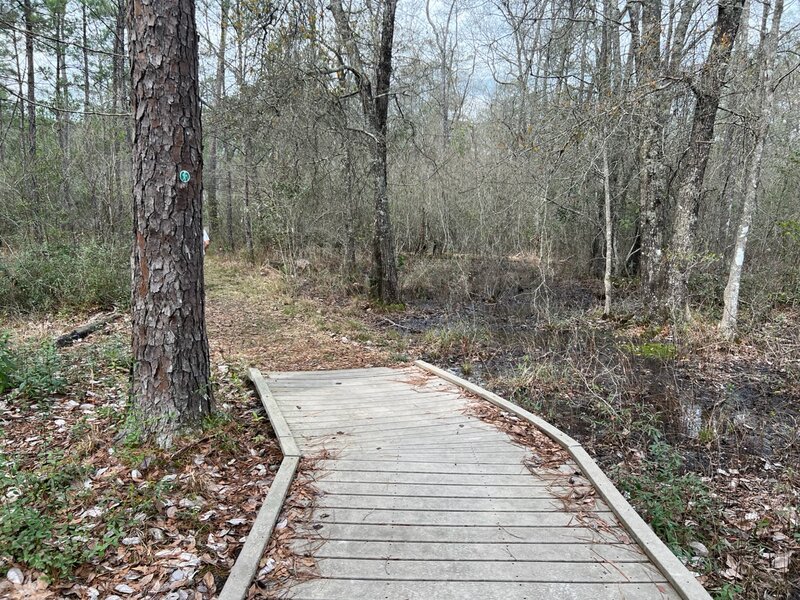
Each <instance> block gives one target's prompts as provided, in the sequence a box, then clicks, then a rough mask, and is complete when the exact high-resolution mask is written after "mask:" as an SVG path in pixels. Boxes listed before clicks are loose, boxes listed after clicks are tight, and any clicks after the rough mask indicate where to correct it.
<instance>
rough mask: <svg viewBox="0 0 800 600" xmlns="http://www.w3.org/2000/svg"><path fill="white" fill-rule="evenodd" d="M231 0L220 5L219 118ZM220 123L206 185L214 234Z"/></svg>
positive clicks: (216, 90)
mask: <svg viewBox="0 0 800 600" xmlns="http://www.w3.org/2000/svg"><path fill="white" fill-rule="evenodd" d="M229 7H230V2H229V0H222V5H221V7H220V19H221V20H220V26H219V48H218V49H217V73H216V78H215V80H214V110H215V112H216V116H217V119H219V118H220V117H221V111H222V98H223V91H224V89H225V88H224V83H225V50H226V42H227V37H228V10H229ZM219 129H220V125H219V123H215V127H214V135H212V136H211V146H210V148H209V151H208V177H207V178H206V179H207V181H208V185H207V186H206V199H207V200H208V216H209V221H210V222H211V223H210V225H211V231H212V234H215V233H216V232H217V230H218V229H219V203H218V201H217V188H218V187H219V183H218V181H217V179H218V178H217V138H218V137H219Z"/></svg>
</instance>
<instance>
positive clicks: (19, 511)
mask: <svg viewBox="0 0 800 600" xmlns="http://www.w3.org/2000/svg"><path fill="white" fill-rule="evenodd" d="M91 471H92V468H91V466H90V465H88V464H84V463H82V462H81V461H80V459H75V458H71V457H68V456H65V455H63V454H62V453H60V452H56V451H48V452H46V453H42V454H41V455H40V456H39V457H37V459H36V466H35V467H34V468H24V467H22V466H20V465H19V464H18V462H17V461H15V460H14V459H12V458H10V457H8V456H2V455H0V496H2V497H3V500H2V503H1V504H0V516H2V518H0V557H2V558H4V559H6V560H10V561H12V562H15V563H19V564H24V565H26V566H28V567H30V568H32V569H36V570H37V571H41V572H43V573H45V574H46V575H47V576H48V577H50V578H58V577H63V576H66V575H69V574H71V573H72V572H73V570H74V569H75V568H76V567H78V566H80V565H82V564H84V563H87V562H91V561H93V560H95V559H97V558H99V557H102V556H104V555H105V553H106V552H107V551H108V550H109V549H110V548H113V547H116V546H117V545H118V544H119V542H120V540H121V538H122V537H123V536H124V533H125V531H126V530H128V529H129V528H130V526H131V525H132V524H133V523H134V522H135V521H136V520H137V519H140V518H141V517H142V516H143V515H145V514H147V513H148V512H152V511H153V510H154V508H155V499H154V498H153V497H150V498H148V499H147V500H148V501H147V502H143V499H144V498H143V496H144V494H143V493H142V491H141V490H138V489H137V488H136V487H135V486H129V487H128V488H125V490H123V493H122V494H113V495H104V494H100V495H98V494H94V493H93V492H92V490H91V489H89V488H87V487H85V486H84V485H83V482H84V480H85V478H86V477H87V476H88V475H90V473H91ZM81 506H88V507H94V509H93V510H95V511H97V514H98V515H100V514H102V520H101V521H99V522H97V521H95V520H94V519H92V518H84V517H81V516H80V515H81V514H83V511H82V510H80V509H78V510H77V511H76V508H77V507H81Z"/></svg>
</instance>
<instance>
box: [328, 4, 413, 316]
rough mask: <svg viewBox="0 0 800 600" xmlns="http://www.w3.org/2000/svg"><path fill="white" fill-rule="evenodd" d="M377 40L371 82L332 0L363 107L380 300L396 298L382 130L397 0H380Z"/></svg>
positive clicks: (375, 287)
mask: <svg viewBox="0 0 800 600" xmlns="http://www.w3.org/2000/svg"><path fill="white" fill-rule="evenodd" d="M380 6H381V13H382V15H381V27H380V42H379V44H378V49H377V52H376V57H375V73H374V76H373V79H374V82H373V81H372V80H371V79H370V77H369V74H368V72H367V70H366V67H365V62H364V60H363V59H362V56H361V50H360V49H359V47H358V44H357V43H356V38H355V35H354V33H353V29H352V27H351V25H350V19H349V17H348V16H347V14H346V13H345V12H344V8H343V7H342V2H341V0H333V1H332V2H331V4H330V10H331V12H332V13H333V18H334V21H335V22H336V28H337V32H338V34H339V38H340V40H341V45H342V47H343V48H344V49H345V51H346V53H347V57H348V59H349V61H350V65H348V69H349V70H350V71H351V72H352V73H353V74H354V76H355V79H356V83H357V85H358V93H359V96H360V98H361V107H362V111H363V113H364V122H365V133H366V134H367V135H368V136H369V137H370V138H371V140H372V145H373V158H372V176H373V179H374V184H375V215H374V218H375V222H374V231H373V240H372V273H371V276H370V291H371V293H372V295H373V296H374V297H375V298H378V299H379V300H381V301H382V302H386V303H392V302H397V301H398V300H399V299H400V288H399V285H398V280H397V263H396V258H395V247H394V233H393V231H392V226H391V219H390V215H389V180H388V177H389V174H388V160H387V139H386V136H387V132H388V115H389V99H390V89H389V88H390V82H391V77H392V46H393V43H394V21H395V13H396V11H397V0H382V2H381V3H380Z"/></svg>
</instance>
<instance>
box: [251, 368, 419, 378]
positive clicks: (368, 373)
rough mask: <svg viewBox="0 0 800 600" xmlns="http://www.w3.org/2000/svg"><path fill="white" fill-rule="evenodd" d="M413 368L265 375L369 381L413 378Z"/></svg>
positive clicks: (276, 372) (315, 371)
mask: <svg viewBox="0 0 800 600" xmlns="http://www.w3.org/2000/svg"><path fill="white" fill-rule="evenodd" d="M414 373H415V370H414V368H413V367H410V366H409V367H400V368H396V369H395V368H392V367H366V368H356V369H320V370H314V371H270V372H268V373H267V376H268V377H269V379H287V380H288V379H323V380H326V379H332V378H335V377H348V376H354V377H366V378H369V379H380V378H383V377H401V376H405V377H409V376H413V375H414Z"/></svg>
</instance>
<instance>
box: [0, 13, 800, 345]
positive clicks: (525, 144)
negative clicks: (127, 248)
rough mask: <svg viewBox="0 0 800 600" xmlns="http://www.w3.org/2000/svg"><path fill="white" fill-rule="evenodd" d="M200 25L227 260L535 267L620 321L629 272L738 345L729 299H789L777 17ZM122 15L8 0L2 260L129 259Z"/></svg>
mask: <svg viewBox="0 0 800 600" xmlns="http://www.w3.org/2000/svg"><path fill="white" fill-rule="evenodd" d="M197 10H198V17H197V19H198V35H199V39H200V82H199V83H200V93H201V100H202V106H203V121H204V138H205V139H204V154H205V164H206V168H205V175H204V180H205V181H204V187H205V192H204V197H205V202H204V206H205V207H204V210H205V223H206V226H207V227H208V229H209V231H210V233H211V236H212V238H213V240H214V244H215V247H217V248H222V249H224V250H226V251H230V252H241V253H243V254H244V255H245V256H246V257H247V258H249V259H250V260H253V261H255V260H258V259H259V258H260V257H263V256H265V255H266V254H270V255H272V256H280V257H282V259H283V261H284V262H285V264H286V265H287V266H288V267H289V268H291V265H293V264H294V260H295V259H296V258H300V257H310V256H316V254H317V253H324V254H326V255H327V256H335V257H337V260H338V261H339V264H340V265H341V273H342V277H343V278H344V279H345V280H348V281H352V282H360V281H361V280H362V279H363V275H362V274H363V273H367V274H368V275H369V277H370V289H371V291H372V293H373V294H374V295H375V296H376V297H378V298H380V299H382V300H384V301H386V302H395V301H397V300H398V299H399V298H400V296H401V294H402V290H403V270H402V268H400V269H398V255H400V256H423V255H424V256H432V257H438V256H443V257H446V256H450V255H469V256H478V257H481V256H483V257H494V256H508V255H511V254H517V253H524V254H525V255H527V256H531V257H533V259H534V262H535V264H536V265H537V266H538V269H539V271H540V273H541V276H542V277H543V278H544V279H545V281H546V280H548V279H549V278H552V277H556V276H565V275H566V276H580V277H585V276H593V277H598V278H600V279H602V280H603V281H604V284H605V291H606V300H607V310H613V302H612V300H613V289H614V286H613V285H612V284H613V283H614V282H615V281H618V280H620V279H622V278H630V279H632V280H635V281H638V285H639V288H640V290H641V291H642V297H643V298H644V299H645V300H646V303H647V304H648V305H649V306H650V307H651V308H652V309H653V310H656V311H663V312H664V313H665V314H670V315H671V316H673V317H675V318H680V319H682V318H683V317H684V316H685V314H686V311H687V308H688V307H689V306H690V305H691V304H692V303H693V302H695V301H696V300H697V299H698V294H699V293H703V294H706V295H709V294H710V295H711V296H712V297H713V298H714V302H716V303H717V305H718V307H719V315H720V319H721V325H722V328H723V331H724V332H725V333H726V334H728V335H732V333H733V332H734V331H735V328H736V322H737V315H738V306H739V296H740V293H739V290H740V289H742V290H743V294H744V295H745V296H746V297H748V298H756V297H757V296H758V294H760V293H763V292H764V290H767V291H768V292H769V294H772V295H773V297H775V298H780V299H783V300H787V299H788V300H791V301H795V300H800V275H798V269H797V268H796V264H797V260H798V258H800V209H798V206H799V204H798V189H800V188H799V187H798V179H799V178H800V176H798V169H797V168H796V167H797V164H798V162H800V152H799V151H800V148H798V123H799V122H800V119H798V116H800V107H799V106H798V100H800V98H798V89H799V88H798V74H797V72H796V71H797V65H798V63H799V62H800V59H798V56H799V55H798V52H797V44H798V36H797V32H796V29H797V28H796V25H797V23H794V22H791V19H789V18H788V17H787V15H785V14H784V10H783V1H782V0H772V1H771V2H758V3H757V2H753V1H752V0H718V1H710V0H675V1H670V2H663V1H661V0H643V1H632V0H631V1H626V2H611V1H610V0H603V1H602V2H597V1H586V2H579V1H576V0H493V1H492V2H490V3H488V4H487V3H475V2H470V1H459V0H446V1H445V2H444V3H431V2H423V1H421V0H413V2H409V3H404V2H400V3H396V2H394V0H383V1H381V2H378V3H374V2H357V1H354V2H348V3H345V2H343V1H342V0H334V1H333V2H320V3H315V2H300V1H299V0H282V1H280V2H276V3H262V2H244V1H242V0H209V1H201V2H199V3H198V4H197ZM127 13H128V7H127V6H126V4H125V2H124V1H123V0H88V1H85V2H77V1H71V0H14V1H9V0H6V1H5V2H2V3H0V38H1V39H2V45H0V50H1V51H2V54H0V74H2V79H0V81H2V87H1V88H0V185H1V186H2V189H1V190H0V192H1V193H2V197H3V203H2V206H0V241H2V243H3V246H4V247H5V248H6V250H7V251H11V250H13V249H15V248H19V247H21V246H24V245H26V244H41V243H56V242H58V243H61V242H65V241H66V242H70V243H72V242H80V241H81V240H85V239H89V238H92V239H94V240H97V239H99V240H110V239H116V240H122V241H124V242H125V243H129V239H130V231H131V227H132V220H131V219H132V213H131V200H130V189H131V171H130V160H129V156H130V154H129V149H130V143H131V140H132V132H133V129H132V123H133V119H132V117H131V115H130V94H129V90H130V86H131V82H130V80H129V77H130V67H129V65H130V56H129V52H130V43H129V38H128V33H127V32H126V20H127V17H128V15H127ZM787 14H789V13H787ZM792 18H794V17H792ZM755 282H759V283H755ZM748 294H751V296H747V295H748ZM758 298H760V299H761V300H763V299H764V298H763V296H758Z"/></svg>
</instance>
